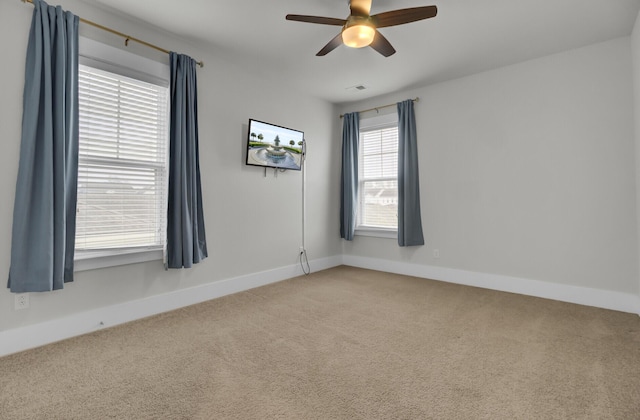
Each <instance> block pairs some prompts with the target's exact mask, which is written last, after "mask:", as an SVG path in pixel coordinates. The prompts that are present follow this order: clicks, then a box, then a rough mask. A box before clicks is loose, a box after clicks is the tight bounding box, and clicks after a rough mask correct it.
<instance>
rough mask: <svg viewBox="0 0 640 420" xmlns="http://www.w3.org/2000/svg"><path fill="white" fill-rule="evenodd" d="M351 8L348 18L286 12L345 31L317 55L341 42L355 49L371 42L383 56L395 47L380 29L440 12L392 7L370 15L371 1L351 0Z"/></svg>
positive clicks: (302, 20) (433, 8)
mask: <svg viewBox="0 0 640 420" xmlns="http://www.w3.org/2000/svg"><path fill="white" fill-rule="evenodd" d="M349 7H350V9H351V14H350V15H349V17H347V18H346V19H337V18H330V17H322V16H306V15H287V16H286V19H287V20H295V21H298V22H308V23H318V24H321V25H334V26H342V31H341V32H340V33H339V34H338V35H336V37H335V38H333V39H332V40H331V41H329V43H328V44H327V45H325V46H324V47H323V48H322V49H321V50H320V51H318V53H317V54H316V55H318V56H322V55H327V54H328V53H329V52H331V51H333V50H334V49H336V48H337V47H338V46H339V45H340V44H341V43H344V44H345V45H346V46H348V47H352V48H362V47H366V46H368V45H369V46H371V48H373V49H374V50H376V51H378V52H379V53H380V54H382V55H383V56H385V57H389V56H390V55H392V54H394V53H395V52H396V50H395V48H393V46H392V45H391V43H390V42H389V41H387V38H385V37H384V36H382V34H381V33H380V32H379V31H378V28H386V27H389V26H395V25H402V24H405V23H410V22H415V21H418V20H423V19H429V18H432V17H434V16H435V15H436V14H438V8H437V7H436V6H423V7H411V8H408V9H399V10H392V11H389V12H384V13H378V14H377V15H373V16H370V15H369V12H370V11H371V0H350V1H349Z"/></svg>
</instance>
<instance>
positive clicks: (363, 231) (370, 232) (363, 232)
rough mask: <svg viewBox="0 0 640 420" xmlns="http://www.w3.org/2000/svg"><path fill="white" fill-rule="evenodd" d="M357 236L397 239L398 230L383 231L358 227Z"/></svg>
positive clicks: (381, 229)
mask: <svg viewBox="0 0 640 420" xmlns="http://www.w3.org/2000/svg"><path fill="white" fill-rule="evenodd" d="M355 234H356V235H358V236H372V237H376V238H387V239H397V238H398V230H397V229H383V228H372V227H357V228H356V231H355Z"/></svg>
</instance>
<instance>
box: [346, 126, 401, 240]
mask: <svg viewBox="0 0 640 420" xmlns="http://www.w3.org/2000/svg"><path fill="white" fill-rule="evenodd" d="M386 117H387V118H383V119H380V118H376V119H374V118H372V119H370V120H373V121H369V120H363V121H362V122H361V125H360V141H359V148H360V150H359V152H358V156H359V157H358V160H359V162H358V168H359V174H358V183H359V185H358V205H359V208H358V222H357V226H356V230H357V231H360V232H359V233H360V234H362V233H363V232H364V231H369V232H372V231H374V232H376V231H377V232H378V233H384V232H387V233H393V234H394V235H393V236H394V237H395V232H396V231H397V229H398V123H397V120H396V119H395V118H397V117H396V116H395V115H392V116H390V117H389V116H386ZM390 118H393V121H392V122H388V121H389V120H390ZM385 119H386V120H387V122H385V121H384V120H385ZM383 236H384V235H383Z"/></svg>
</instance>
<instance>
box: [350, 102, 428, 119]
mask: <svg viewBox="0 0 640 420" xmlns="http://www.w3.org/2000/svg"><path fill="white" fill-rule="evenodd" d="M419 100H420V98H419V97H417V98H415V99H412V101H413V102H418V101H419ZM396 105H397V104H388V105H382V106H377V107H375V108H369V109H363V110H362V111H358V112H369V111H377V110H379V109H382V108H389V107H390V106H396ZM343 117H344V114H340V118H343Z"/></svg>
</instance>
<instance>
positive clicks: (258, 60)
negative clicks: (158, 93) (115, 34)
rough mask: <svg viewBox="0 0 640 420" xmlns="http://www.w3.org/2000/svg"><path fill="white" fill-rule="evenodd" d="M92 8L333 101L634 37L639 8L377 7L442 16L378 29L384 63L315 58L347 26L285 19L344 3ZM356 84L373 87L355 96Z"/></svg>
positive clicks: (371, 57) (552, 3)
mask: <svg viewBox="0 0 640 420" xmlns="http://www.w3.org/2000/svg"><path fill="white" fill-rule="evenodd" d="M85 2H87V3H92V4H96V5H98V6H100V7H105V6H106V7H108V8H109V9H115V10H116V11H119V12H122V13H125V14H127V15H130V16H133V17H135V18H137V19H140V20H143V21H146V22H148V23H150V24H152V25H155V26H158V27H161V28H164V29H165V30H167V31H170V32H173V33H175V34H178V35H180V36H181V37H183V38H187V39H193V40H197V41H199V42H204V43H207V44H209V45H212V46H213V47H214V48H215V49H216V50H223V51H224V52H225V55H227V54H228V57H231V59H232V60H234V61H237V62H238V63H239V64H240V65H242V66H247V67H248V68H250V69H251V71H253V72H255V73H257V74H260V75H262V76H264V77H265V78H266V79H267V80H268V79H275V78H277V79H278V80H286V81H287V83H288V85H290V86H291V87H292V88H294V89H297V90H300V91H302V92H306V93H307V94H310V95H313V96H316V97H319V98H322V99H325V100H328V101H330V102H334V103H345V102H351V101H358V100H362V99H365V98H369V97H373V96H377V95H381V94H385V93H389V92H392V91H396V90H401V89H406V88H410V87H414V86H421V85H426V84H431V83H436V82H441V81H444V80H450V79H454V78H457V77H461V76H465V75H469V74H473V73H478V72H481V71H485V70H489V69H492V68H496V67H501V66H505V65H509V64H514V63H517V62H521V61H525V60H529V59H532V58H536V57H541V56H545V55H549V54H553V53H556V52H560V51H565V50H569V49H572V48H577V47H581V46H585V45H589V44H594V43H597V42H602V41H606V40H609V39H613V38H616V37H620V36H627V35H629V34H630V33H631V30H632V29H633V24H634V22H635V19H636V16H637V14H638V10H639V9H640V0H373V4H372V8H371V14H375V13H380V12H385V11H389V10H394V9H402V8H407V7H416V6H426V5H432V4H435V5H436V6H438V15H437V16H436V17H435V18H432V19H427V20H423V21H419V22H414V23H409V24H406V25H402V26H395V27H389V28H383V29H380V32H381V33H382V34H383V35H384V36H385V37H386V38H387V39H388V40H389V41H390V42H391V44H392V45H393V46H394V47H395V49H396V50H397V52H396V54H394V55H392V56H391V57H388V58H384V57H383V56H381V55H380V54H378V53H377V52H375V51H374V50H373V49H371V48H362V49H351V48H347V47H345V46H340V47H338V48H337V49H336V50H334V51H333V52H331V53H329V54H328V55H326V56H325V57H316V56H315V54H316V52H318V51H319V50H320V49H321V48H322V47H323V46H324V45H325V44H326V43H327V42H329V41H330V40H331V39H332V38H333V37H334V36H335V35H337V34H338V32H339V31H340V27H337V26H326V25H316V24H310V23H301V22H292V21H287V20H285V15H286V14H288V13H293V14H303V15H315V16H328V17H336V18H346V17H347V16H348V14H349V6H348V1H347V0H306V1H303V0H243V1H239V0H226V1H222V0H181V1H176V0H136V1H131V0H85ZM132 35H133V34H132ZM149 41H150V42H153V40H149ZM194 58H196V59H198V57H194ZM205 65H206V64H205ZM356 85H364V86H366V87H367V89H365V90H354V89H348V88H350V87H353V86H356Z"/></svg>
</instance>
